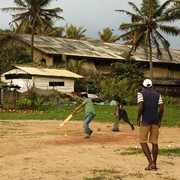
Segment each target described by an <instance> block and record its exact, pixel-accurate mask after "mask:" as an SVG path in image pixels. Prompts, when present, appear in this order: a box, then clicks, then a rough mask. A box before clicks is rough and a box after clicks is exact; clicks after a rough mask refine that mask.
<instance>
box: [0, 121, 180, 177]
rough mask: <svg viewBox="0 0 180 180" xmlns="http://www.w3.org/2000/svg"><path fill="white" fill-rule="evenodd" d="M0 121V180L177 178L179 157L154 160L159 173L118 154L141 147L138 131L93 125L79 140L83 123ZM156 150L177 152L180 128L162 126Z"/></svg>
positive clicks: (139, 159)
mask: <svg viewBox="0 0 180 180" xmlns="http://www.w3.org/2000/svg"><path fill="white" fill-rule="evenodd" d="M60 122H61V121H55V120H46V121H44V120H43V121H39V120H38V121H37V120H27V121H20V120H19V121H4V120H3V121H2V120H1V121H0V130H1V131H0V133H1V134H0V179H1V180H63V179H64V180H100V179H103V180H106V179H107V180H113V179H119V180H121V179H122V180H124V179H129V180H130V179H143V180H144V179H148V180H151V179H153V180H156V179H157V180H161V179H166V180H167V179H169V180H178V179H180V171H179V167H180V158H178V157H172V156H169V157H167V156H159V157H158V170H157V171H151V172H148V171H145V170H144V168H145V167H146V166H147V160H146V159H145V157H144V155H143V154H142V153H141V154H138V155H121V152H124V151H127V148H129V147H131V148H135V147H136V148H137V147H140V146H139V143H138V131H139V128H138V127H137V126H136V127H135V131H132V130H131V128H130V127H129V126H128V125H125V124H120V129H121V132H112V131H111V129H112V125H113V124H112V123H97V122H92V123H91V128H92V129H93V130H94V132H93V134H92V137H91V138H89V139H84V138H83V129H82V121H70V122H68V123H67V124H66V125H65V126H63V127H62V128H60V127H59V123H60ZM159 146H160V148H172V147H180V128H167V127H162V128H161V131H160V139H159Z"/></svg>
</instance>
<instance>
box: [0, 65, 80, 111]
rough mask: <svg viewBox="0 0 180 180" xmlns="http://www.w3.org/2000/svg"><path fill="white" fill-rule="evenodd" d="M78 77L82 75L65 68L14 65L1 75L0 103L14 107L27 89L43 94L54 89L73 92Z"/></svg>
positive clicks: (26, 92) (25, 93) (51, 92)
mask: <svg viewBox="0 0 180 180" xmlns="http://www.w3.org/2000/svg"><path fill="white" fill-rule="evenodd" d="M80 78H83V76H81V75H78V74H76V73H73V72H70V71H68V70H65V69H51V68H41V67H38V68H37V67H25V66H14V68H13V69H12V70H10V71H7V72H5V73H3V74H2V75H1V81H2V82H3V84H1V86H0V105H3V106H4V107H11V108H12V107H13V108H14V107H16V102H17V100H18V99H19V98H20V97H22V96H23V95H27V94H28V92H29V91H33V92H36V93H37V94H39V95H45V96H49V95H52V94H53V93H54V92H55V91H57V92H61V93H69V92H74V81H75V79H80ZM54 90H55V91H54Z"/></svg>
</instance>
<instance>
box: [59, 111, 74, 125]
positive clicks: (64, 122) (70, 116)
mask: <svg viewBox="0 0 180 180" xmlns="http://www.w3.org/2000/svg"><path fill="white" fill-rule="evenodd" d="M72 117H73V115H72V114H70V115H69V116H68V117H67V118H66V119H65V120H64V121H63V122H62V123H60V124H59V126H60V127H63V126H64V125H65V124H66V123H67V122H68V121H69V120H70V119H71V118H72Z"/></svg>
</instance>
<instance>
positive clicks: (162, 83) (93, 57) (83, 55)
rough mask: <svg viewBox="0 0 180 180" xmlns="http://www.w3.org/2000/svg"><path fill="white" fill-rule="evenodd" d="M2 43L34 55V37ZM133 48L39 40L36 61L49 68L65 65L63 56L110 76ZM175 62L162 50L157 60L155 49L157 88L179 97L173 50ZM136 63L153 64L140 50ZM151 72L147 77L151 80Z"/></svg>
mask: <svg viewBox="0 0 180 180" xmlns="http://www.w3.org/2000/svg"><path fill="white" fill-rule="evenodd" d="M0 43H10V44H11V45H12V46H13V45H17V44H20V45H22V46H24V47H25V48H26V49H27V50H29V51H30V47H31V35H26V34H24V35H12V34H9V35H7V36H4V37H2V38H1V39H0ZM130 48H131V46H128V45H123V44H118V43H103V42H99V41H95V40H94V41H92V40H89V41H87V40H75V39H66V38H58V37H47V36H37V35H36V36H35V38H34V58H33V60H34V61H35V62H44V63H45V64H46V65H47V66H49V67H51V66H52V65H60V64H63V63H64V61H63V56H64V55H65V56H66V60H67V62H69V61H70V59H75V60H77V61H78V60H86V61H84V62H83V64H82V68H83V69H84V71H85V72H87V73H88V72H90V71H91V72H93V73H96V72H98V71H101V72H109V70H110V68H109V67H110V64H111V63H112V62H125V61H126V60H125V58H124V54H125V53H127V52H128V51H129V49H130ZM170 52H171V55H172V60H170V59H169V56H168V54H167V53H166V52H165V51H164V50H163V49H162V57H161V58H157V56H156V50H155V49H153V71H154V73H153V74H154V79H153V84H154V86H156V87H158V88H162V89H164V90H165V92H170V93H171V94H172V95H179V92H180V50H170ZM132 58H133V61H135V62H142V63H143V64H146V65H147V66H149V60H148V59H147V57H146V56H145V54H144V50H143V49H140V48H138V49H137V51H136V52H134V54H133V57H132ZM149 76H150V72H149V70H147V71H146V73H145V77H149Z"/></svg>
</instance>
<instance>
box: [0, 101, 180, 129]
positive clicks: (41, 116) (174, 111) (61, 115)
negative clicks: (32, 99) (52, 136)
mask: <svg viewBox="0 0 180 180" xmlns="http://www.w3.org/2000/svg"><path fill="white" fill-rule="evenodd" d="M75 108H76V105H72V106H43V107H42V112H30V113H29V112H9V111H0V118H1V120H32V119H33V120H63V119H65V118H66V117H67V116H68V115H69V114H70V113H72V112H73V110H74V109H75ZM124 108H125V109H126V111H127V113H128V116H129V119H130V121H131V122H132V123H134V124H136V117H137V111H138V106H124ZM95 109H96V112H97V115H96V117H95V119H94V121H96V122H114V119H115V117H114V115H112V113H113V112H114V111H115V106H109V105H95ZM72 120H84V113H81V114H77V115H76V116H74V117H73V119H72ZM121 123H123V121H122V120H121ZM162 126H168V127H174V126H177V127H180V111H179V107H178V106H173V105H169V106H165V111H164V116H163V122H162Z"/></svg>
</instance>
